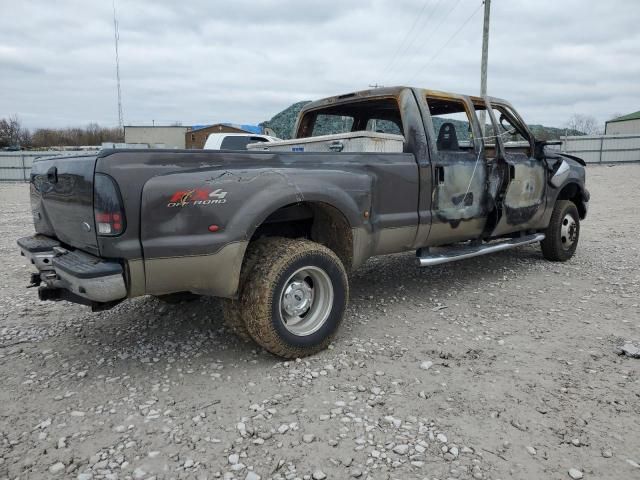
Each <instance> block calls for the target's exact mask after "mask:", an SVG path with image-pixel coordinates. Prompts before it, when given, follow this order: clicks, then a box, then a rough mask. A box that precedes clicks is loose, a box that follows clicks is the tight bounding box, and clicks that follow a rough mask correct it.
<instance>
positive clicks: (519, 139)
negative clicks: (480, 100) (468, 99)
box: [474, 103, 533, 156]
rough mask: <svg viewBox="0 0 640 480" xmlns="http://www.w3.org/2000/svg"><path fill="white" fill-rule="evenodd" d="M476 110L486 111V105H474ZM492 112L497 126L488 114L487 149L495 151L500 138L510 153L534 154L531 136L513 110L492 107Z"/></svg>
mask: <svg viewBox="0 0 640 480" xmlns="http://www.w3.org/2000/svg"><path fill="white" fill-rule="evenodd" d="M474 108H475V109H476V111H480V110H485V111H486V106H485V105H484V104H475V103H474ZM491 112H492V113H493V116H494V117H495V119H496V122H497V124H496V125H494V124H493V121H492V120H491V117H490V116H489V115H488V114H487V115H486V120H485V133H484V136H485V138H484V143H485V149H488V148H491V149H493V150H494V151H495V146H496V143H497V141H496V139H497V138H498V137H500V138H501V139H502V143H503V145H504V147H505V148H506V149H509V151H519V152H522V153H526V154H527V155H529V156H530V155H531V154H532V153H533V152H532V151H531V144H530V142H529V136H528V134H527V133H526V130H525V129H524V128H523V127H522V125H521V124H520V122H519V121H518V119H517V117H516V116H515V115H514V114H513V113H512V112H511V110H510V109H509V108H507V107H506V106H503V105H491Z"/></svg>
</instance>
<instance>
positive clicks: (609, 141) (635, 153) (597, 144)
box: [560, 135, 640, 163]
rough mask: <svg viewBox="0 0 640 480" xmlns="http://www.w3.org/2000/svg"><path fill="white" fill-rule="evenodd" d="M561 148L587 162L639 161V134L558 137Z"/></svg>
mask: <svg viewBox="0 0 640 480" xmlns="http://www.w3.org/2000/svg"><path fill="white" fill-rule="evenodd" d="M560 139H561V140H562V147H561V150H562V151H563V152H566V153H570V154H571V155H575V156H576V157H580V158H582V159H583V160H584V161H585V162H587V163H618V162H640V135H587V136H581V137H560Z"/></svg>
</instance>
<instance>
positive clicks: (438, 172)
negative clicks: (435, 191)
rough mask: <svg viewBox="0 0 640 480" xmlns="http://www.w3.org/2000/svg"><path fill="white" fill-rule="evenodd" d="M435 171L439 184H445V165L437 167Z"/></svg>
mask: <svg viewBox="0 0 640 480" xmlns="http://www.w3.org/2000/svg"><path fill="white" fill-rule="evenodd" d="M434 172H435V176H436V182H437V183H438V185H444V167H436V168H435V169H434Z"/></svg>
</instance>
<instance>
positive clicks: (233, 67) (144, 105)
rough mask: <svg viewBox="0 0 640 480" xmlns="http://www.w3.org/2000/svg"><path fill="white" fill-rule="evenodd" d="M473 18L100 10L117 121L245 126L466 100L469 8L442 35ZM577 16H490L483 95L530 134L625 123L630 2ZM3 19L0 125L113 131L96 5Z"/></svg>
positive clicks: (356, 9)
mask: <svg viewBox="0 0 640 480" xmlns="http://www.w3.org/2000/svg"><path fill="white" fill-rule="evenodd" d="M2 1H5V2H6V1H8V0H2ZM480 3H481V2H480V0H474V1H472V0H459V1H458V2H457V3H456V2H442V1H440V0H426V3H425V1H424V0H395V1H394V0H370V1H360V2H355V1H344V0H342V1H338V0H324V1H322V2H318V1H309V2H299V1H294V0H281V1H275V0H274V1H265V0H254V1H246V0H239V1H236V2H211V1H207V0H192V1H189V2H173V1H168V0H162V1H151V0H127V1H125V0H116V7H117V11H118V19H119V30H120V66H121V77H122V92H123V104H124V117H125V122H126V123H129V124H135V123H151V121H152V120H154V121H155V122H156V124H158V123H172V122H175V121H181V122H183V123H184V124H185V125H186V124H191V123H207V122H217V121H232V122H241V123H248V122H259V121H261V120H264V119H267V118H270V117H271V116H272V115H273V114H274V113H276V112H278V111H279V110H281V109H283V108H285V107H287V106H288V105H290V104H291V103H293V102H296V101H299V100H304V99H316V98H320V97H323V96H328V95H334V94H339V93H344V92H348V91H353V90H358V89H363V88H367V87H368V85H369V84H372V83H384V84H387V85H390V84H411V85H416V86H421V87H426V88H433V89H439V90H445V91H446V90H448V91H454V92H462V93H472V94H477V93H478V90H479V72H480V61H479V60H480V49H481V33H482V9H479V10H478V11H477V13H476V14H475V15H474V16H473V17H472V18H471V19H470V20H469V22H468V23H467V24H466V25H465V26H464V28H462V29H461V30H460V31H459V33H458V34H456V35H454V33H456V32H457V31H458V29H459V28H460V27H461V25H462V24H463V22H464V21H465V20H466V19H468V18H469V16H470V15H471V14H472V13H473V12H474V11H475V10H476V9H478V7H479V6H480ZM585 5H586V4H585V2H581V1H578V0H567V1H563V2H557V1H550V0H544V1H535V2H534V1H525V0H511V1H509V2H493V4H492V18H491V37H490V52H489V80H488V84H489V94H491V95H494V96H497V97H502V98H506V99H508V100H509V101H511V102H512V103H513V104H514V105H515V107H516V108H517V109H518V110H519V111H520V113H521V114H522V115H523V117H524V118H525V119H527V121H529V122H530V123H543V124H546V125H555V126H562V124H563V123H564V122H565V121H566V119H567V118H569V117H570V116H571V115H572V114H573V113H583V114H590V115H594V116H595V117H596V118H598V120H600V121H602V122H603V121H604V120H606V119H608V118H609V117H610V116H611V114H613V113H614V112H623V113H626V112H631V111H636V110H638V109H639V108H640V100H639V99H640V86H639V82H637V78H640V62H638V61H637V59H638V55H639V54H640V31H638V30H637V27H636V22H637V18H638V16H639V15H640V3H638V2H637V1H635V0H617V1H616V2H615V6H614V5H612V4H611V3H604V2H599V3H595V2H589V5H588V8H586V6H585ZM423 7H424V13H423V15H422V16H420V17H418V14H419V12H420V11H421V10H422V9H423ZM3 10H4V12H7V11H9V12H10V13H9V14H8V15H6V14H5V15H2V17H1V18H0V32H2V33H0V117H1V116H6V115H9V114H12V113H17V114H18V115H20V117H21V118H22V119H23V121H24V122H25V123H26V124H27V125H28V126H30V127H40V126H67V125H83V124H86V123H88V122H94V121H95V122H99V123H101V124H103V125H115V124H116V123H117V105H116V84H115V61H114V48H113V18H112V5H111V2H109V1H106V2H85V1H80V0H61V1H57V2H50V1H44V0H36V1H32V2H13V3H12V4H11V9H7V8H4V9H3ZM414 24H415V28H414V29H413V30H412V31H411V34H410V35H408V36H407V32H408V31H409V29H410V28H411V27H412V26H413V25H414ZM403 39H406V40H407V42H406V43H404V44H402V43H401V42H402V40H403Z"/></svg>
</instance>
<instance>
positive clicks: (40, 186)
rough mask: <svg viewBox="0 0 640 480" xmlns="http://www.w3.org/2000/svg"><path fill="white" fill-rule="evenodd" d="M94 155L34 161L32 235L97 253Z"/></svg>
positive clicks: (32, 174) (32, 173) (32, 175)
mask: <svg viewBox="0 0 640 480" xmlns="http://www.w3.org/2000/svg"><path fill="white" fill-rule="evenodd" d="M95 164H96V156H95V155H83V156H72V157H55V158H46V159H42V160H36V161H35V162H33V167H32V169H31V209H32V212H33V222H34V225H35V229H36V232H38V233H40V234H43V235H46V236H49V237H54V238H57V239H58V240H60V241H61V242H63V243H66V244H67V245H70V246H72V247H76V248H79V249H81V250H85V251H87V252H90V253H93V254H98V241H97V237H96V232H95V221H94V216H93V177H94V169H95Z"/></svg>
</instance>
